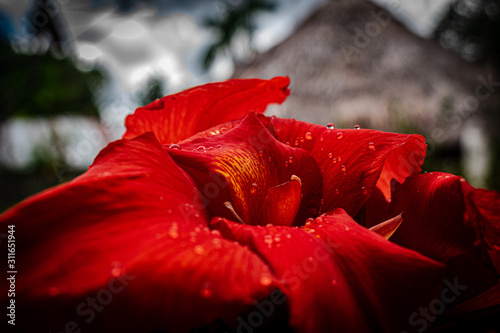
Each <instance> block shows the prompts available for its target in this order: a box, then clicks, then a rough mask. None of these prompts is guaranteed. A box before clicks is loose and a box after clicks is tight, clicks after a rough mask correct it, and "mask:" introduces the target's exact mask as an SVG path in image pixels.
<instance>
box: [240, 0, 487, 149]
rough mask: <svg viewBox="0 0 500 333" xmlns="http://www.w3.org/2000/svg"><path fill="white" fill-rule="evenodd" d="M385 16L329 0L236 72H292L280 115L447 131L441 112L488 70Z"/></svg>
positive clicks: (363, 4)
mask: <svg viewBox="0 0 500 333" xmlns="http://www.w3.org/2000/svg"><path fill="white" fill-rule="evenodd" d="M376 13H378V14H380V17H379V19H378V21H377V19H376V15H375V14H376ZM388 15H389V14H388V13H387V12H385V11H383V10H382V9H381V8H380V7H377V6H376V5H375V4H373V3H371V2H367V1H360V0H351V1H345V0H344V1H342V0H337V1H330V2H328V3H327V4H326V5H324V6H323V7H321V8H319V9H318V10H317V11H315V12H314V13H313V14H312V15H311V16H310V17H309V18H308V19H307V20H306V21H305V22H304V23H303V24H302V25H301V26H299V27H298V28H297V30H296V31H295V32H294V33H293V34H292V36H290V37H289V38H288V39H286V40H285V41H283V42H282V43H280V44H279V45H277V46H275V47H274V48H272V49H271V50H269V51H268V52H266V53H264V54H260V55H258V56H257V57H256V58H255V59H254V60H253V61H252V62H251V63H249V64H247V65H242V66H239V67H237V68H236V72H235V75H234V76H235V77H262V78H270V77H273V76H276V75H288V76H290V78H291V81H292V86H291V89H292V95H291V96H290V97H289V99H288V100H287V101H286V102H285V104H284V105H283V106H281V107H279V109H277V108H274V109H272V110H271V112H272V113H274V114H276V115H279V116H287V117H295V118H297V119H300V120H307V121H311V122H315V123H320V124H324V123H327V122H333V123H335V124H336V125H338V126H341V127H352V126H353V125H355V124H359V125H361V126H362V127H370V128H377V129H382V130H407V131H412V130H413V129H414V130H415V131H424V132H427V133H430V130H431V129H433V128H436V127H440V128H444V129H446V128H447V125H450V124H446V121H444V123H443V120H442V118H443V117H440V114H443V113H445V110H448V111H446V112H448V113H450V110H453V108H454V110H458V109H459V107H460V104H461V103H463V99H464V98H465V97H466V96H469V95H472V96H474V92H475V88H476V86H477V85H478V84H480V82H479V81H478V76H479V75H482V76H484V77H487V74H488V73H486V72H484V70H483V69H482V68H480V67H479V66H476V65H473V64H470V63H467V62H465V61H464V60H462V59H461V58H460V57H459V56H458V55H456V54H454V53H452V52H451V51H447V50H445V49H443V48H442V47H441V46H440V45H439V44H438V42H436V41H434V40H424V39H421V38H420V37H417V36H415V35H413V34H412V33H410V32H409V31H408V30H407V29H406V28H405V27H404V26H403V25H401V24H400V23H399V22H397V21H395V19H394V18H392V17H390V16H388ZM388 21H389V22H388ZM360 31H362V33H361V32H360ZM361 34H364V39H363V37H360V36H361ZM278 110H279V111H278ZM452 112H453V111H452ZM446 116H447V115H446V114H445V117H446ZM458 131H459V127H456V126H455V127H454V128H453V132H454V133H452V135H451V136H450V135H449V136H448V139H451V140H452V141H454V140H456V139H457V137H458ZM448 134H450V133H448Z"/></svg>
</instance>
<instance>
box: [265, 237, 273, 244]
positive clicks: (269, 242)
mask: <svg viewBox="0 0 500 333" xmlns="http://www.w3.org/2000/svg"><path fill="white" fill-rule="evenodd" d="M264 243H266V244H267V245H271V244H272V243H273V236H271V235H265V236H264Z"/></svg>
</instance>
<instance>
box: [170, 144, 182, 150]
mask: <svg viewBox="0 0 500 333" xmlns="http://www.w3.org/2000/svg"><path fill="white" fill-rule="evenodd" d="M168 148H170V149H182V148H181V146H179V145H178V144H177V143H174V144H171V145H170V146H168Z"/></svg>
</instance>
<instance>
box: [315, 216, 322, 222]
mask: <svg viewBox="0 0 500 333" xmlns="http://www.w3.org/2000/svg"><path fill="white" fill-rule="evenodd" d="M314 221H315V222H316V223H322V222H323V218H322V217H321V216H318V217H317V218H316V219H315V220H314Z"/></svg>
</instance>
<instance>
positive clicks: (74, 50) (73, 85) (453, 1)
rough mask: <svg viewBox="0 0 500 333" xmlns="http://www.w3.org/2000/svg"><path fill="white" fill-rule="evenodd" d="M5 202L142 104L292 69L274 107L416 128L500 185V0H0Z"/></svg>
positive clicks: (442, 153) (80, 156) (450, 165)
mask: <svg viewBox="0 0 500 333" xmlns="http://www.w3.org/2000/svg"><path fill="white" fill-rule="evenodd" d="M0 56H1V60H2V63H1V69H0V71H1V74H2V75H1V80H0V110H1V112H0V183H1V193H0V211H1V210H4V209H6V208H8V207H9V206H11V205H12V204H15V203H17V202H19V201H20V200H22V199H23V198H25V197H27V196H28V195H30V194H33V193H36V192H38V191H40V190H42V189H44V188H47V187H49V186H53V185H57V184H59V183H61V182H64V181H68V180H70V179H72V178H73V177H75V176H77V175H78V174H80V173H82V172H84V171H85V170H86V169H87V167H88V165H90V164H91V163H92V161H93V158H94V157H95V156H96V154H97V153H98V152H99V151H100V150H101V149H102V148H103V147H104V146H105V145H106V144H107V143H109V142H110V141H112V140H116V139H118V138H120V136H121V135H122V134H123V132H124V126H123V123H124V119H125V117H126V115H127V114H130V113H132V112H133V111H134V110H135V108H136V107H138V106H141V105H145V104H147V103H149V102H151V101H153V100H154V99H156V98H159V97H161V96H163V95H165V94H171V93H175V92H178V91H180V90H183V89H185V88H188V87H191V86H193V85H198V84H202V83H205V82H209V81H218V80H225V79H228V78H231V77H260V78H271V77H273V76H276V75H288V76H290V78H291V81H292V85H291V90H292V95H291V96H290V97H289V99H288V100H287V101H286V102H285V103H284V104H283V105H281V106H280V107H272V108H270V109H269V110H268V114H275V115H277V116H281V117H294V118H296V119H299V120H305V121H310V122H315V123H318V124H326V123H329V122H333V123H335V125H336V127H344V128H352V127H353V126H354V125H360V126H361V127H363V128H374V129H380V130H384V131H396V132H404V133H419V134H422V135H424V136H425V137H426V140H427V144H428V147H429V148H428V154H427V156H428V157H427V159H426V162H425V165H424V170H428V171H446V172H451V173H455V174H459V175H463V176H465V177H466V178H467V179H468V180H469V181H470V182H471V183H472V184H473V185H475V186H479V187H484V188H488V189H496V190H499V189H500V175H499V173H498V170H499V168H500V131H499V125H500V113H499V109H500V93H499V91H500V75H499V74H500V0H437V1H436V0H435V1H430V0H414V1H403V0H373V1H361V0H330V1H327V0H183V1H173V0H137V1H133V0H33V1H29V0H16V1H12V0H0Z"/></svg>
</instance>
